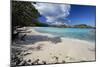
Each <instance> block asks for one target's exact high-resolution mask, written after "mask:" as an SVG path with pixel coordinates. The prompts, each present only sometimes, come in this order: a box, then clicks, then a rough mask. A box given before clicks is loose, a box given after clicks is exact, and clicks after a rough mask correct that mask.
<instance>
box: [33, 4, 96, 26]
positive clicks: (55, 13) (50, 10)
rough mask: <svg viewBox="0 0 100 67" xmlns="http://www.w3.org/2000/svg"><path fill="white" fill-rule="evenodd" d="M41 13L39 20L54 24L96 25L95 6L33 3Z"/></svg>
mask: <svg viewBox="0 0 100 67" xmlns="http://www.w3.org/2000/svg"><path fill="white" fill-rule="evenodd" d="M32 5H33V6H34V7H35V8H36V9H37V10H38V12H39V13H40V15H41V16H40V17H39V18H38V20H39V21H40V22H42V23H52V24H69V25H75V24H87V25H91V26H95V14H96V13H95V12H96V7H95V6H89V5H88V6H86V5H70V4H54V3H36V4H32Z"/></svg>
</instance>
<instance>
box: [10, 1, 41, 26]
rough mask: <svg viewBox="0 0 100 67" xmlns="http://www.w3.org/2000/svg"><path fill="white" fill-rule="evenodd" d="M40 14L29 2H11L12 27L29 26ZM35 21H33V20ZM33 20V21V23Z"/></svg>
mask: <svg viewBox="0 0 100 67" xmlns="http://www.w3.org/2000/svg"><path fill="white" fill-rule="evenodd" d="M39 15H40V14H39V13H38V11H37V10H36V9H35V8H34V6H33V5H32V4H31V3H30V2H21V1H12V24H13V26H29V25H32V24H33V22H38V21H37V20H36V19H37V18H38V16H39ZM34 19H35V20H34ZM33 20H34V21H33Z"/></svg>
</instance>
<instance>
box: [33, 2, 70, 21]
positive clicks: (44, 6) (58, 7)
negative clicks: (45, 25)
mask: <svg viewBox="0 0 100 67" xmlns="http://www.w3.org/2000/svg"><path fill="white" fill-rule="evenodd" d="M32 5H33V6H34V7H35V8H36V9H37V10H38V12H39V13H40V14H41V15H43V16H44V17H46V19H47V22H57V23H62V22H67V21H68V20H67V19H66V17H67V16H68V15H69V14H70V8H71V6H70V5H69V4H52V3H36V4H34V3H32Z"/></svg>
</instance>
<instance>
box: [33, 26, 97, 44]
mask: <svg viewBox="0 0 100 67" xmlns="http://www.w3.org/2000/svg"><path fill="white" fill-rule="evenodd" d="M35 30H36V31H38V32H41V33H49V34H52V35H54V36H59V37H64V38H66V37H67V38H75V39H80V40H86V41H91V42H95V36H96V34H95V29H90V28H84V29H82V28H55V27H38V28H35Z"/></svg>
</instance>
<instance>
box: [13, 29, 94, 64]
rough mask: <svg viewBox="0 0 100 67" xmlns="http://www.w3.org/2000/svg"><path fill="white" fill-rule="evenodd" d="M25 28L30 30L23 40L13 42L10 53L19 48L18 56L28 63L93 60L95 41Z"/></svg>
mask: <svg viewBox="0 0 100 67" xmlns="http://www.w3.org/2000/svg"><path fill="white" fill-rule="evenodd" d="M27 29H28V30H29V31H31V32H30V33H27V36H26V39H25V41H18V42H17V43H13V45H12V46H11V49H12V51H13V52H12V53H14V50H15V52H16V49H17V50H20V51H19V52H20V54H18V56H19V57H22V58H23V60H24V61H27V62H29V64H30V65H31V64H33V65H35V64H55V63H69V62H81V61H95V42H88V41H85V40H79V39H72V38H63V37H62V38H60V37H55V36H54V35H52V34H47V33H40V32H37V31H36V30H35V29H34V28H33V27H27ZM17 52H18V51H17ZM22 64H23V62H21V63H20V64H19V65H22ZM29 64H28V65H29Z"/></svg>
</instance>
